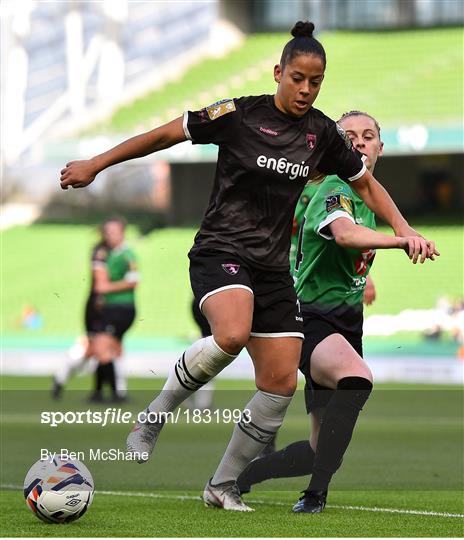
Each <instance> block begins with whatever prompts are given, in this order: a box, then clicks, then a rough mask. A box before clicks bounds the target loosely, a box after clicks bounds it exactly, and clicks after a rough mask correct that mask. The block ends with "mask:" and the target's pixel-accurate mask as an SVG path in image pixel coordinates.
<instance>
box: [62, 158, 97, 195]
mask: <svg viewBox="0 0 464 540" xmlns="http://www.w3.org/2000/svg"><path fill="white" fill-rule="evenodd" d="M96 175H97V172H96V171H95V168H94V166H93V164H92V161H91V160H90V159H83V160H80V161H70V162H69V163H66V167H65V168H64V169H62V170H61V176H60V186H61V189H68V187H72V188H83V187H86V186H88V185H89V184H90V183H92V182H93V181H94V180H95V176H96Z"/></svg>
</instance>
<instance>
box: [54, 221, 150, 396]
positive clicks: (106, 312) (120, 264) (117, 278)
mask: <svg viewBox="0 0 464 540" xmlns="http://www.w3.org/2000/svg"><path fill="white" fill-rule="evenodd" d="M125 230H126V222H125V220H124V219H122V218H119V217H115V218H110V219H108V220H107V221H105V222H104V223H103V225H102V227H101V240H100V241H99V242H98V243H97V245H96V246H95V247H94V248H93V250H92V260H91V264H92V284H91V288H90V293H89V297H88V299H87V302H86V306H85V329H86V334H87V339H86V340H85V341H81V343H79V344H77V345H75V346H74V347H72V348H71V349H70V352H69V357H68V359H67V360H66V361H65V362H64V363H63V364H62V365H61V366H60V369H59V370H58V372H57V374H56V375H55V377H54V381H53V390H52V395H53V397H54V398H55V399H57V398H59V397H60V396H61V394H62V391H63V388H64V385H65V384H66V383H67V382H68V381H69V378H70V377H71V376H72V375H74V374H75V373H77V372H78V371H80V370H81V369H82V367H84V365H85V364H86V362H87V361H88V360H89V359H90V358H92V357H94V358H96V360H97V361H98V365H97V368H96V371H95V389H94V392H93V394H92V396H91V400H92V401H97V402H98V401H102V400H103V386H104V384H105V383H108V384H109V386H110V387H111V398H112V400H116V401H120V400H124V399H125V397H126V392H127V384H126V377H125V373H124V366H123V360H122V353H123V348H122V339H123V336H124V334H125V332H127V330H128V329H129V328H130V327H131V325H132V323H133V321H134V318H135V294H134V293H135V288H136V286H137V284H138V280H139V276H138V273H137V267H136V261H135V256H134V253H133V251H132V250H131V249H130V248H129V247H128V246H127V244H126V243H125Z"/></svg>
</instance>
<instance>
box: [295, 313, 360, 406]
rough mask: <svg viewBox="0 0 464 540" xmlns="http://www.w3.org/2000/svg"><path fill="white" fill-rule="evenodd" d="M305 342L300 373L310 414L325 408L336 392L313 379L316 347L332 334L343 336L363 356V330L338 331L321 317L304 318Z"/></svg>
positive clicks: (305, 316)
mask: <svg viewBox="0 0 464 540" xmlns="http://www.w3.org/2000/svg"><path fill="white" fill-rule="evenodd" d="M303 328H304V342H303V347H302V350H301V358H300V371H301V373H303V375H304V376H305V379H306V384H305V389H304V392H305V403H306V411H307V412H308V414H309V413H310V412H311V411H312V410H314V409H317V408H319V407H325V406H326V405H327V403H328V402H329V400H330V398H331V397H332V395H333V393H334V390H332V389H330V388H325V387H323V386H321V385H319V384H317V383H316V382H315V381H313V380H312V379H311V373H310V365H311V355H312V353H313V351H314V349H315V348H316V346H317V345H318V344H319V343H320V342H321V341H323V340H324V339H325V338H326V337H328V336H330V335H332V334H341V335H342V336H343V337H344V338H345V339H346V340H347V341H348V343H349V344H350V345H351V346H352V347H353V349H354V350H355V351H356V352H357V353H358V354H359V356H361V358H362V356H363V348H362V328H360V331H359V333H354V332H346V331H342V330H340V329H338V328H337V327H336V326H334V325H333V324H331V323H330V322H329V321H327V320H325V319H323V318H321V317H316V316H314V317H312V316H308V315H304V316H303Z"/></svg>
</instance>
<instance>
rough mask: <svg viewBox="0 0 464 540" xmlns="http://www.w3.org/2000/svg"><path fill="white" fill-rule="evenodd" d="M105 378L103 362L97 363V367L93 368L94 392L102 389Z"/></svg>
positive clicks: (99, 391)
mask: <svg viewBox="0 0 464 540" xmlns="http://www.w3.org/2000/svg"><path fill="white" fill-rule="evenodd" d="M104 380H105V366H104V364H100V362H99V363H98V366H97V369H96V370H95V393H96V394H101V393H102V390H103V383H104Z"/></svg>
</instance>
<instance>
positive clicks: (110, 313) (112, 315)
mask: <svg viewBox="0 0 464 540" xmlns="http://www.w3.org/2000/svg"><path fill="white" fill-rule="evenodd" d="M134 319H135V308H134V306H133V305H131V304H113V305H109V306H103V308H102V310H101V318H100V319H99V320H98V322H97V328H98V330H97V332H96V333H104V334H110V335H112V336H114V337H115V338H116V339H118V340H119V341H121V340H122V337H123V336H124V334H125V333H126V332H127V330H129V328H130V327H131V326H132V323H133V322H134Z"/></svg>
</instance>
